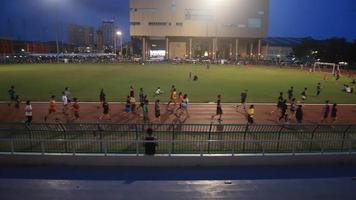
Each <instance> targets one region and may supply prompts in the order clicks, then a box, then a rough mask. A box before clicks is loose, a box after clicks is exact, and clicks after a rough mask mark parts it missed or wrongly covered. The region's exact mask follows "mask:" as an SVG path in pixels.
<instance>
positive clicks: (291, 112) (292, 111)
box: [288, 98, 298, 121]
mask: <svg viewBox="0 0 356 200" xmlns="http://www.w3.org/2000/svg"><path fill="white" fill-rule="evenodd" d="M297 107H298V106H297V102H296V99H295V98H293V99H292V102H291V103H290V109H289V116H288V117H289V121H290V120H292V119H294V118H295V113H296V112H297Z"/></svg>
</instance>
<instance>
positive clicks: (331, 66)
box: [313, 62, 340, 74]
mask: <svg viewBox="0 0 356 200" xmlns="http://www.w3.org/2000/svg"><path fill="white" fill-rule="evenodd" d="M313 70H314V72H316V70H318V71H320V72H321V71H323V72H329V73H332V74H335V72H337V71H340V66H339V65H337V64H335V63H324V62H316V63H314V68H313Z"/></svg>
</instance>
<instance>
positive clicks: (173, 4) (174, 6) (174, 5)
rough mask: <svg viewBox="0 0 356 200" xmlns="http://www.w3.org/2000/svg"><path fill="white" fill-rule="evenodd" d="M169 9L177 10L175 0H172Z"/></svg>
mask: <svg viewBox="0 0 356 200" xmlns="http://www.w3.org/2000/svg"><path fill="white" fill-rule="evenodd" d="M171 10H172V12H175V11H176V10H177V2H176V0H172V4H171Z"/></svg>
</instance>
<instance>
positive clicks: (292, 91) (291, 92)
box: [287, 86, 294, 101]
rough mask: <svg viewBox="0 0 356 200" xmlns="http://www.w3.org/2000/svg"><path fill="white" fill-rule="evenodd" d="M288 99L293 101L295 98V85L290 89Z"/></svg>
mask: <svg viewBox="0 0 356 200" xmlns="http://www.w3.org/2000/svg"><path fill="white" fill-rule="evenodd" d="M287 93H288V100H289V101H291V100H292V99H293V93H294V87H293V86H292V87H290V89H289V90H288V92H287Z"/></svg>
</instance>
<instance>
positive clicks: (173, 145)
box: [169, 124, 175, 156]
mask: <svg viewBox="0 0 356 200" xmlns="http://www.w3.org/2000/svg"><path fill="white" fill-rule="evenodd" d="M174 140H175V126H174V124H173V125H172V142H171V153H174V147H175V143H174V142H173V141H174ZM171 153H170V154H171ZM170 154H169V156H171V155H170Z"/></svg>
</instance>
